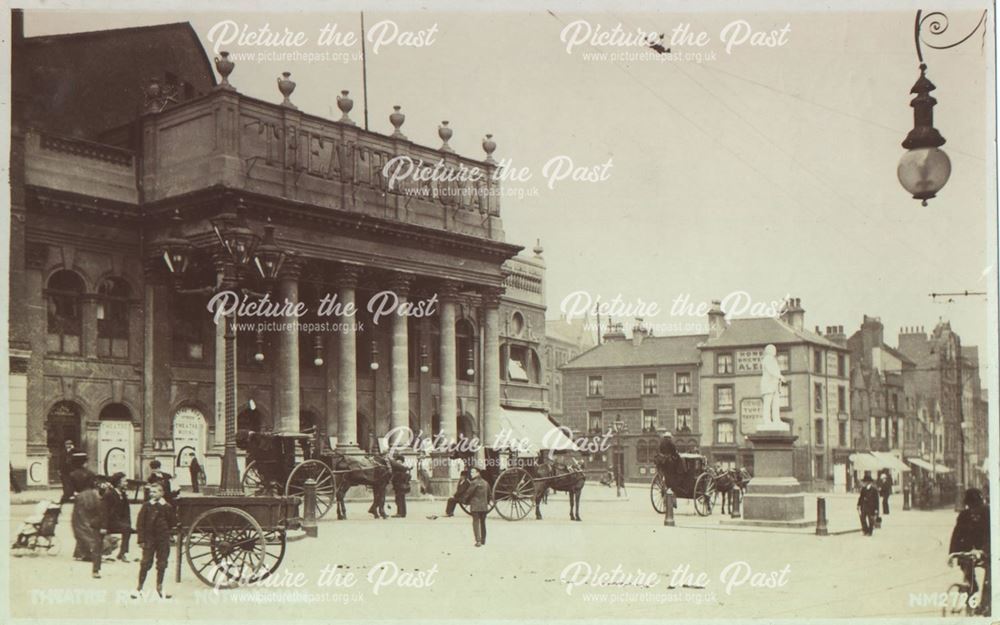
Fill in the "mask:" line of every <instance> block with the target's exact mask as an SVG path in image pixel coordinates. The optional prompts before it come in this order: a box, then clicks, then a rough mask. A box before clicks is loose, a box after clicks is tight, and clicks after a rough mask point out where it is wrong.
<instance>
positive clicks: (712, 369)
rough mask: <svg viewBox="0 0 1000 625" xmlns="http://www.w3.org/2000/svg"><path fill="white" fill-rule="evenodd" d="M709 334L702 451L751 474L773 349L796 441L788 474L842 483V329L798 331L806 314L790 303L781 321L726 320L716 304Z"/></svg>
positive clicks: (846, 369)
mask: <svg viewBox="0 0 1000 625" xmlns="http://www.w3.org/2000/svg"><path fill="white" fill-rule="evenodd" d="M708 325H709V335H708V337H707V339H706V340H705V341H704V343H702V344H701V346H700V352H701V367H700V371H701V373H700V380H699V383H698V386H699V393H700V396H699V406H700V415H701V428H702V431H703V432H704V434H705V441H704V443H703V447H702V449H703V451H706V450H707V451H708V452H710V453H709V456H710V460H711V461H712V462H713V463H714V462H720V463H722V464H723V465H724V466H733V467H738V466H747V467H748V468H750V469H751V471H752V463H753V455H752V446H751V444H750V442H749V441H748V440H746V435H747V434H752V433H753V432H755V431H756V426H757V423H758V422H759V421H760V419H761V409H762V400H761V397H760V363H761V359H762V357H763V353H764V348H765V347H766V346H767V345H769V344H770V345H774V346H775V347H776V348H777V350H778V362H779V364H780V365H781V368H782V372H783V375H784V376H785V378H786V379H787V383H786V384H784V385H782V389H781V418H782V420H783V421H785V422H786V423H788V425H789V427H790V428H791V433H792V434H794V435H795V436H797V437H798V438H797V440H796V441H795V477H796V478H797V479H798V480H799V481H800V482H802V483H803V484H806V485H810V484H811V485H813V486H814V487H818V488H825V487H828V486H830V485H832V484H834V483H839V482H841V481H842V480H843V479H844V478H843V477H836V476H835V474H838V473H839V474H846V463H847V458H848V457H849V455H850V452H851V442H852V437H851V414H850V396H851V390H850V377H849V376H850V355H849V352H848V349H847V346H846V343H845V341H844V337H843V330H842V328H839V327H830V328H828V332H827V336H824V335H822V334H820V333H819V331H818V328H817V331H816V332H812V331H809V330H807V329H805V310H804V309H803V308H802V306H801V303H800V301H799V300H798V299H792V300H790V302H789V304H788V305H787V306H786V307H785V312H784V314H783V315H782V317H781V318H774V317H761V318H744V319H732V320H731V321H729V322H728V323H727V322H726V320H725V316H724V313H723V311H722V309H721V307H720V305H719V302H713V307H712V310H710V311H709V313H708Z"/></svg>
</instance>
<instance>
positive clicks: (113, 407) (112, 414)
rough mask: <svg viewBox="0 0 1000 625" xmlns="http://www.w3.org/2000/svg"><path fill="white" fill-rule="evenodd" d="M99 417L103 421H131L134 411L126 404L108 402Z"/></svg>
mask: <svg viewBox="0 0 1000 625" xmlns="http://www.w3.org/2000/svg"><path fill="white" fill-rule="evenodd" d="M99 418H100V420H101V421H131V420H132V411H131V410H129V409H128V406H126V405H125V404H108V405H107V406H105V407H104V409H103V410H101V415H100V417H99Z"/></svg>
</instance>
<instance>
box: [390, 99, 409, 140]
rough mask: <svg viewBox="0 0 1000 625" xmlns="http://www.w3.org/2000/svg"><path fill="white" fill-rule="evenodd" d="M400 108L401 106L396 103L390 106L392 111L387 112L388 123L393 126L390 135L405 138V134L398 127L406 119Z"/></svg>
mask: <svg viewBox="0 0 1000 625" xmlns="http://www.w3.org/2000/svg"><path fill="white" fill-rule="evenodd" d="M400 108H402V107H401V106H399V105H398V104H396V105H394V106H393V107H392V113H389V123H390V124H392V127H393V128H395V130H394V131H393V133H392V136H393V137H396V138H397V139H405V138H406V135H404V134H403V133H402V132H400V130H399V128H400V127H401V126H402V125H403V122H405V121H406V115H405V114H404V113H403V112H402V111H400V110H399V109H400Z"/></svg>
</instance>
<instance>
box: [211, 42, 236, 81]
mask: <svg viewBox="0 0 1000 625" xmlns="http://www.w3.org/2000/svg"><path fill="white" fill-rule="evenodd" d="M235 67H236V63H234V62H232V61H230V60H229V53H228V52H226V51H222V52H219V56H217V57H215V71H217V72H219V76H222V82H220V83H219V84H218V86H217V87H216V88H217V89H232V88H233V86H232V85H231V84H229V75H230V74H232V73H233V69H234V68H235Z"/></svg>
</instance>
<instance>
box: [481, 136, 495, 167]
mask: <svg viewBox="0 0 1000 625" xmlns="http://www.w3.org/2000/svg"><path fill="white" fill-rule="evenodd" d="M496 149H497V142H496V141H494V140H493V135H486V138H485V139H483V152H486V162H487V163H495V162H496V161H495V160H493V152H494V151H495V150H496Z"/></svg>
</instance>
